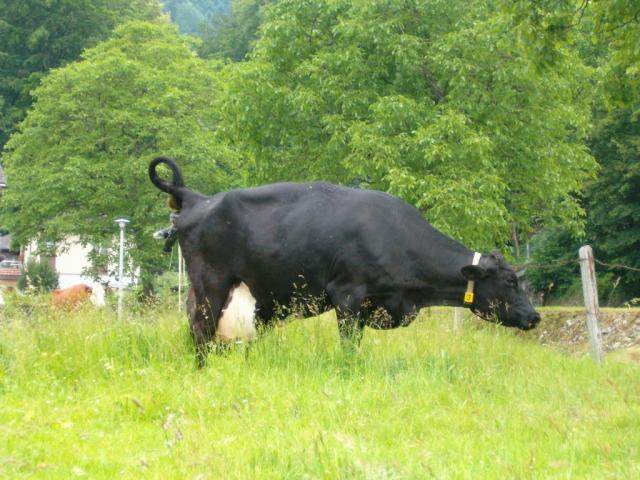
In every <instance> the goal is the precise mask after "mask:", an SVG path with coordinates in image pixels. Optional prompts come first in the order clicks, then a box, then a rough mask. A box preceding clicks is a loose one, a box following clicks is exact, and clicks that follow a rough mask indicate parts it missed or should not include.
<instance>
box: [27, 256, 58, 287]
mask: <svg viewBox="0 0 640 480" xmlns="http://www.w3.org/2000/svg"><path fill="white" fill-rule="evenodd" d="M54 288H58V274H57V273H56V271H55V270H54V269H53V268H51V265H49V261H48V260H47V259H46V258H43V259H40V260H36V259H33V258H32V259H30V260H29V261H28V262H27V264H26V265H25V266H24V268H23V270H22V272H21V273H20V277H18V289H19V290H22V291H27V292H34V293H42V292H49V291H51V290H53V289H54Z"/></svg>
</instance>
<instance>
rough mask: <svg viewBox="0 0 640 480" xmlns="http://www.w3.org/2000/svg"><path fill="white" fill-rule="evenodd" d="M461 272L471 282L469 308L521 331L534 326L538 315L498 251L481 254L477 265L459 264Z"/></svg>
mask: <svg viewBox="0 0 640 480" xmlns="http://www.w3.org/2000/svg"><path fill="white" fill-rule="evenodd" d="M462 275H463V276H464V277H465V278H466V279H467V280H473V281H474V282H475V286H474V293H475V295H474V301H473V305H472V306H471V310H473V312H474V313H475V314H476V315H478V316H480V317H482V318H484V319H485V320H494V321H497V322H498V323H500V324H502V325H505V326H507V327H517V328H520V329H522V330H529V329H531V328H534V327H535V326H536V325H537V324H538V323H539V322H540V314H539V313H538V312H536V311H535V310H534V309H533V307H532V306H531V302H529V299H528V298H527V296H526V294H525V292H524V291H523V290H522V289H521V288H520V287H519V286H518V277H517V276H516V272H514V270H513V269H512V268H511V267H510V266H509V265H507V263H506V262H505V260H504V258H503V257H502V255H501V254H500V252H497V251H494V252H493V253H491V254H489V255H483V256H482V258H481V259H480V264H479V265H467V266H465V267H462Z"/></svg>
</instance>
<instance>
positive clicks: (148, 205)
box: [0, 22, 234, 278]
mask: <svg viewBox="0 0 640 480" xmlns="http://www.w3.org/2000/svg"><path fill="white" fill-rule="evenodd" d="M216 70H217V66H216V64H212V63H207V62H205V61H203V60H200V59H199V58H198V57H197V56H196V55H195V53H194V46H193V44H192V43H191V40H189V39H188V38H187V37H182V36H180V35H179V34H178V32H177V31H176V29H175V27H173V26H171V25H169V24H168V23H164V22H163V23H160V24H151V23H144V22H133V23H128V24H126V25H124V26H121V27H118V28H117V29H116V30H115V32H114V36H113V38H112V39H110V40H108V41H106V42H104V43H101V44H99V45H98V46H96V47H94V48H92V49H90V50H87V51H86V52H85V53H84V54H83V56H82V59H81V60H80V61H78V62H74V63H70V64H68V65H67V66H66V67H64V68H60V69H56V70H53V71H52V72H51V74H50V75H48V76H47V77H45V78H44V79H43V81H42V84H41V86H40V87H38V88H37V89H36V90H35V92H34V96H35V98H36V102H35V104H34V107H33V109H32V110H31V111H30V112H29V115H28V116H27V118H26V120H25V121H24V122H23V123H22V124H21V126H20V128H19V132H17V133H15V134H14V135H13V136H12V137H11V139H10V141H9V142H8V143H7V149H6V153H5V156H4V167H5V172H6V175H7V179H8V188H7V189H6V191H5V193H4V196H3V199H2V205H1V209H0V221H1V224H2V225H3V226H4V227H6V228H7V229H8V230H9V231H11V233H12V235H13V236H14V238H16V239H17V240H19V241H22V242H26V241H27V240H31V239H34V238H36V239H41V240H50V241H59V240H60V239H62V238H64V237H66V236H68V235H78V236H79V237H80V239H81V241H82V242H85V243H90V244H97V245H104V246H106V245H109V244H110V243H111V241H112V240H113V238H114V235H115V234H116V231H117V227H116V224H115V223H114V220H115V219H116V218H117V217H120V216H123V217H127V218H129V219H130V220H131V224H130V225H129V226H128V227H127V232H128V234H129V235H130V237H129V238H130V240H132V243H133V244H134V245H135V247H136V248H135V249H130V250H129V251H130V253H131V255H132V257H133V259H134V260H135V262H136V264H137V265H139V266H142V267H143V268H144V269H146V270H147V271H148V269H149V268H154V266H157V262H158V257H159V255H158V254H159V252H160V247H159V246H158V245H157V244H155V243H154V240H153V239H152V237H151V234H152V232H153V231H154V230H155V229H157V226H158V225H165V224H166V222H167V217H168V210H167V208H166V205H165V202H164V201H158V200H159V199H160V198H164V197H163V196H161V195H160V192H159V191H158V190H156V189H155V188H153V187H152V185H151V183H150V182H149V180H148V177H147V167H148V164H149V161H150V160H151V159H152V158H153V157H154V156H157V155H158V154H164V155H173V156H175V157H177V158H178V159H179V160H180V164H181V166H182V167H184V170H185V174H186V176H187V178H188V180H189V184H190V186H193V187H194V188H198V187H200V188H201V189H202V190H203V191H211V190H212V189H213V190H214V191H215V189H221V188H223V186H224V187H228V186H229V185H232V184H233V181H234V180H233V178H229V175H230V173H231V171H230V169H229V164H231V163H232V162H233V161H234V158H233V156H232V155H231V154H230V153H229V152H228V151H227V150H225V149H224V148H222V147H219V146H218V145H217V144H216V142H215V141H214V139H213V135H212V133H213V129H214V128H215V125H216V118H215V115H214V114H213V112H212V108H211V106H212V101H213V98H214V96H215V95H216V90H217V88H216V85H217V80H216V75H217V73H216ZM145 278H146V277H145Z"/></svg>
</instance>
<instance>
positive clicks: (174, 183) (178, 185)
mask: <svg viewBox="0 0 640 480" xmlns="http://www.w3.org/2000/svg"><path fill="white" fill-rule="evenodd" d="M161 163H164V164H165V165H166V166H167V167H169V169H170V170H171V172H172V174H173V178H172V179H171V182H167V181H166V180H163V179H161V178H160V177H159V176H158V172H156V168H157V167H158V165H160V164H161ZM149 178H150V179H151V183H153V184H154V185H155V186H156V187H158V188H159V189H160V190H162V191H163V192H166V193H168V194H170V195H171V197H172V199H171V202H170V205H171V207H172V208H173V209H174V210H180V209H181V208H182V199H183V197H184V195H185V188H184V180H183V178H182V172H180V168H178V165H176V162H174V161H173V160H172V159H170V158H167V157H157V158H154V159H153V160H152V161H151V163H150V164H149Z"/></svg>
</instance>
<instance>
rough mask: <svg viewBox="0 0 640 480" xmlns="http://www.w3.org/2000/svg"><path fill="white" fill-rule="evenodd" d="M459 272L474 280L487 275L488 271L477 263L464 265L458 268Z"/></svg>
mask: <svg viewBox="0 0 640 480" xmlns="http://www.w3.org/2000/svg"><path fill="white" fill-rule="evenodd" d="M460 272H461V273H462V276H463V277H464V278H466V279H467V280H472V281H474V282H475V281H477V280H480V279H481V278H484V277H486V276H487V275H489V272H487V271H486V270H485V269H484V268H482V267H480V266H478V265H466V266H464V267H462V268H461V269H460Z"/></svg>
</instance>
